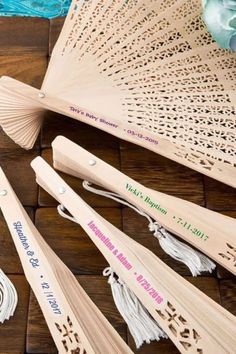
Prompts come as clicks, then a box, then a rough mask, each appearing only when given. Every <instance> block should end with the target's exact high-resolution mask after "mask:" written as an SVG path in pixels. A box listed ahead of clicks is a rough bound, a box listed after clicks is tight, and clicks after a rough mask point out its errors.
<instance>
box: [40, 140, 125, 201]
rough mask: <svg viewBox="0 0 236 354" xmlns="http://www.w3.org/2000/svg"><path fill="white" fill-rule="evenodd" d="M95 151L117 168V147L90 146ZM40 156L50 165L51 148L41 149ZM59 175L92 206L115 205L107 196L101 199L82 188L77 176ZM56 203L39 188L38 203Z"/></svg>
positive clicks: (118, 163)
mask: <svg viewBox="0 0 236 354" xmlns="http://www.w3.org/2000/svg"><path fill="white" fill-rule="evenodd" d="M92 151H93V152H94V153H95V152H96V154H97V155H98V156H101V157H103V158H106V161H107V162H108V163H110V164H111V165H113V166H114V167H116V168H119V166H120V162H119V151H118V149H114V148H100V147H99V144H98V148H94V147H93V146H92V147H91V152H92ZM42 157H43V158H44V159H45V160H46V161H47V162H48V163H50V165H52V150H51V149H45V150H43V151H42ZM61 176H63V178H64V179H65V181H66V182H67V183H68V184H69V185H70V186H71V187H72V188H73V189H74V190H75V191H76V192H77V193H79V195H81V197H82V198H83V199H84V200H86V201H87V202H88V203H89V204H90V205H91V206H92V207H99V206H102V207H103V206H104V207H106V206H117V203H115V202H113V201H112V200H109V199H107V198H103V199H101V198H100V197H99V196H96V195H94V194H92V193H89V192H87V191H86V190H84V188H83V186H82V180H80V179H78V178H74V177H71V176H68V175H66V174H63V173H61ZM57 204H58V203H57V202H56V201H55V200H54V199H53V198H52V197H51V196H50V195H49V194H48V193H46V192H45V191H44V190H43V189H42V188H40V189H39V205H41V206H56V205H57Z"/></svg>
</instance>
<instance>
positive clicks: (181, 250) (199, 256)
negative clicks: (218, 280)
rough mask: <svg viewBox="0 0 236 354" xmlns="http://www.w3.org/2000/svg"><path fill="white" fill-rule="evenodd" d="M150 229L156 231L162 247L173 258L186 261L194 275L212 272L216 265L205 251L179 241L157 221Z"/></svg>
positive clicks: (151, 223) (155, 234) (150, 225)
mask: <svg viewBox="0 0 236 354" xmlns="http://www.w3.org/2000/svg"><path fill="white" fill-rule="evenodd" d="M149 230H150V231H154V236H155V237H156V238H157V239H158V241H159V244H160V246H161V248H162V249H163V250H164V251H165V253H167V254H168V255H170V256H171V257H172V258H174V259H176V260H177V261H179V262H182V263H184V264H185V265H186V266H187V267H188V268H189V270H190V272H191V273H192V275H193V276H197V275H200V274H201V272H210V273H211V272H212V270H214V269H215V267H216V265H215V263H214V262H212V261H211V260H210V259H209V258H208V257H207V256H205V255H204V254H203V253H201V252H198V251H196V250H194V249H193V248H192V247H190V246H188V245H186V244H185V243H183V242H181V241H178V240H177V239H176V238H175V237H173V236H171V235H170V234H169V233H168V232H167V231H166V230H165V229H164V228H163V227H160V226H159V225H158V224H157V223H156V222H150V224H149Z"/></svg>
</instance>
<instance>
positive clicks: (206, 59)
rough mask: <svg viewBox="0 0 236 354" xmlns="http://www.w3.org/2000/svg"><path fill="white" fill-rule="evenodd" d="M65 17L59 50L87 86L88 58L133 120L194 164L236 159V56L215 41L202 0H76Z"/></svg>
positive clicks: (231, 162)
mask: <svg viewBox="0 0 236 354" xmlns="http://www.w3.org/2000/svg"><path fill="white" fill-rule="evenodd" d="M67 23H69V24H70V26H67V32H68V35H67V36H65V40H64V44H61V45H62V47H61V48H62V49H61V55H62V56H65V57H66V56H68V57H70V56H71V55H72V56H73V58H74V59H73V60H76V62H77V63H78V68H79V69H78V80H79V81H80V82H81V85H82V87H83V85H84V87H85V88H86V89H87V87H88V86H89V85H91V86H93V85H94V84H95V83H94V82H93V79H92V76H91V82H90V81H89V80H90V77H89V75H88V68H89V66H88V62H89V63H90V65H91V66H92V65H93V66H94V65H95V66H96V68H97V71H98V72H99V74H100V77H101V78H104V83H106V85H107V82H108V81H107V80H109V82H110V84H111V86H112V88H114V89H116V90H117V91H118V92H119V93H120V97H121V98H120V99H119V100H118V103H119V104H121V107H122V114H123V117H121V118H123V119H124V120H126V121H127V122H128V123H131V124H132V125H137V126H139V127H142V128H143V129H146V130H149V131H150V132H152V133H154V134H156V135H157V136H158V137H162V138H165V139H167V140H169V141H171V142H172V143H174V144H176V146H177V147H178V150H179V151H177V152H176V155H179V156H180V155H182V158H183V159H186V160H189V159H191V161H192V162H193V163H194V164H195V165H198V164H201V167H204V168H207V169H208V170H210V169H212V168H213V165H214V163H213V164H212V162H214V161H220V162H223V163H228V164H231V165H232V166H236V156H235V151H236V144H235V140H236V138H235V131H236V119H235V114H236V108H235V102H233V101H234V100H235V94H233V92H234V91H235V90H236V56H235V54H233V53H231V52H230V51H226V50H224V49H220V48H218V47H217V45H216V44H215V43H214V41H213V39H212V37H211V35H210V34H209V33H208V32H207V30H206V28H205V25H204V23H203V21H202V4H201V1H200V0H192V1H187V0H185V1H184V0H183V1H171V0H165V1H164V0H156V1H152V0H145V1H138V0H129V1H126V0H123V1H120V0H112V1H108V0H107V1H105V0H98V1H92V0H87V1H79V0H74V1H73V6H72V8H71V11H70V13H69V16H68V18H67ZM91 58H92V59H91ZM84 66H85V67H84ZM86 66H87V68H86ZM83 67H84V69H83ZM83 73H85V76H86V78H85V79H82V75H81V74H83ZM101 89H102V88H101ZM115 92H116V91H115ZM100 95H101V93H100ZM106 99H107V98H106V97H105V96H104V102H106ZM78 100H79V97H78ZM88 108H89V107H88ZM184 148H186V149H188V151H190V152H189V153H187V154H186V152H185V153H182V151H183V149H184ZM210 160H211V163H210V162H209V161H210ZM206 166H207V167H206Z"/></svg>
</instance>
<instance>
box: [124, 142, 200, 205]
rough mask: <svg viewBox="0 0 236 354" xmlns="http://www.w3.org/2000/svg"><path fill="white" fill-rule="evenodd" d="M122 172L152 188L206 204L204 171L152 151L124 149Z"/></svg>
mask: <svg viewBox="0 0 236 354" xmlns="http://www.w3.org/2000/svg"><path fill="white" fill-rule="evenodd" d="M121 171H122V172H124V173H125V174H127V175H129V176H130V177H131V178H133V179H135V180H137V181H138V182H140V183H142V184H144V185H145V186H148V187H149V188H153V189H156V190H157V191H159V192H164V193H168V194H171V195H173V196H176V197H180V198H183V199H186V200H189V201H190V202H193V203H196V204H199V205H204V191H203V185H202V176H201V174H199V173H197V172H195V171H193V170H190V169H189V168H187V167H183V166H182V165H179V164H177V163H176V162H173V161H171V160H168V159H166V158H164V157H162V156H160V155H157V154H155V153H153V152H151V151H148V150H146V149H142V148H132V149H130V148H122V149H121Z"/></svg>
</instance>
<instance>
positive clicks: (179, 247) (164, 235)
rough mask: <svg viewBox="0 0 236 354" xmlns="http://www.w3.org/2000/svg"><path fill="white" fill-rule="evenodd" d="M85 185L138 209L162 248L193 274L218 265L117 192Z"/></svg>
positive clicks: (93, 191) (86, 187) (99, 193)
mask: <svg viewBox="0 0 236 354" xmlns="http://www.w3.org/2000/svg"><path fill="white" fill-rule="evenodd" d="M83 187H84V188H85V189H86V190H88V191H89V192H92V193H95V194H98V195H101V196H104V197H107V198H110V199H113V200H115V201H117V202H119V203H122V204H124V205H126V206H128V207H129V208H131V209H133V210H134V211H136V212H137V213H138V214H140V215H142V216H144V217H145V218H146V219H147V220H148V221H149V230H150V231H154V236H155V237H156V238H157V239H158V241H159V244H160V246H161V248H162V249H163V250H164V251H165V252H166V253H167V254H168V255H169V256H171V257H172V258H174V259H175V260H177V261H179V262H182V263H184V264H185V265H186V266H187V267H188V268H189V270H190V272H191V273H192V275H193V276H197V275H200V274H201V272H210V273H211V272H212V270H214V269H215V267H216V265H215V263H214V262H212V261H211V260H210V259H209V258H208V257H207V256H205V255H204V254H203V253H201V252H199V251H196V250H195V249H193V248H192V247H190V246H188V245H186V244H185V243H183V242H181V241H178V240H177V239H176V238H175V237H173V236H172V235H170V234H169V233H168V232H167V231H166V230H165V229H164V228H163V227H162V226H160V225H158V223H157V222H156V221H155V222H154V221H153V220H152V218H151V217H150V216H149V215H148V214H146V213H145V212H144V211H142V210H141V209H139V208H137V207H135V206H134V205H132V204H130V203H128V202H126V201H124V200H123V199H122V197H120V196H119V195H118V194H116V193H112V192H107V191H103V190H100V189H96V188H93V187H91V183H90V182H87V181H83Z"/></svg>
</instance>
